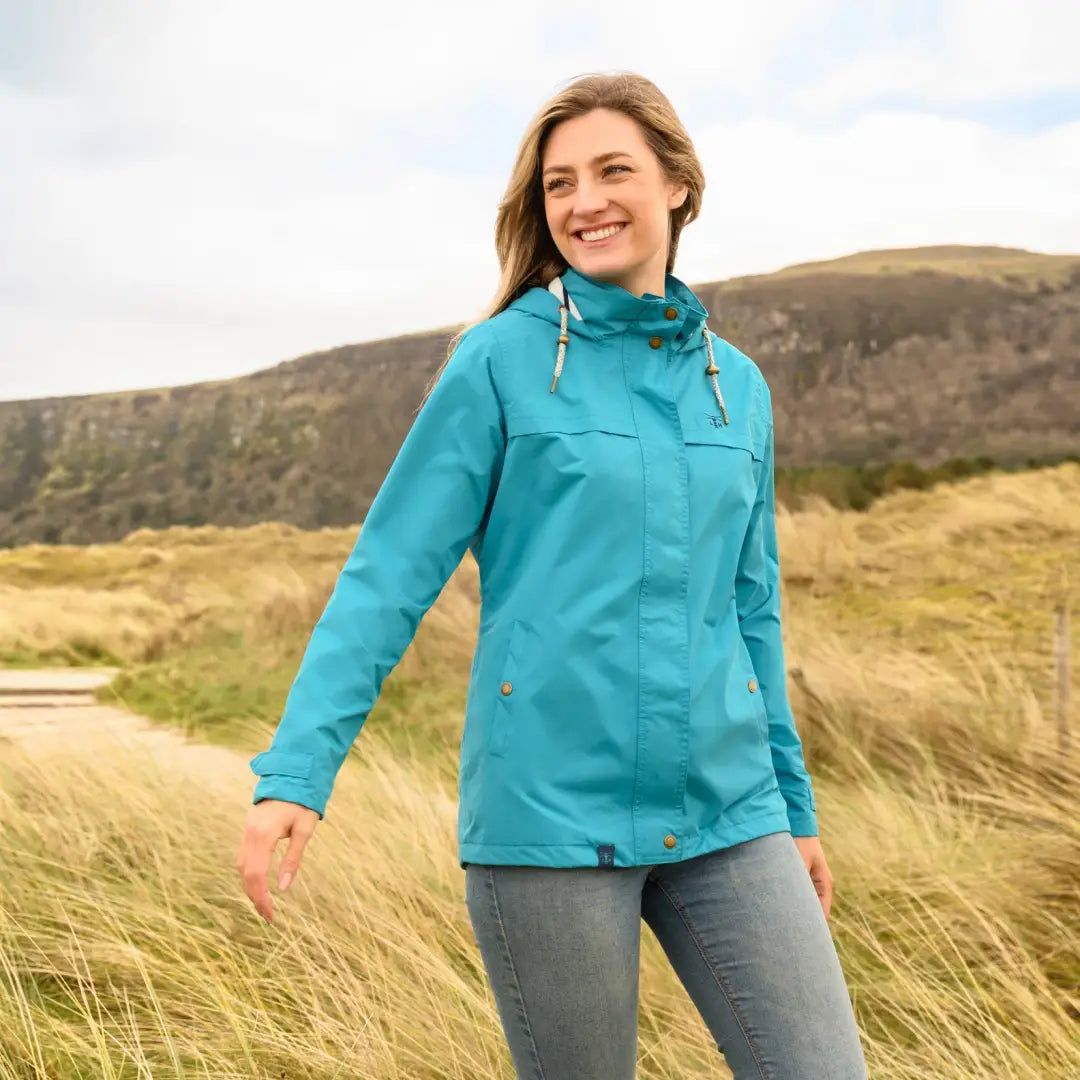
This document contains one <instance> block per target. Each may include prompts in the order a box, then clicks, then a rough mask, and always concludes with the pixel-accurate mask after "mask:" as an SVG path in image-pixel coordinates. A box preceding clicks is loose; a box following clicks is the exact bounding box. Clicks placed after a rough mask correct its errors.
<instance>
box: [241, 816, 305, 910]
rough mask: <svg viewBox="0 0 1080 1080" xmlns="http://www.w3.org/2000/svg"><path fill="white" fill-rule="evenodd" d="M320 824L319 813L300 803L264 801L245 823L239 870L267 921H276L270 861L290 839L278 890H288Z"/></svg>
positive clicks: (282, 861)
mask: <svg viewBox="0 0 1080 1080" xmlns="http://www.w3.org/2000/svg"><path fill="white" fill-rule="evenodd" d="M318 823H319V815H318V813H317V812H316V811H314V810H311V809H309V808H308V807H306V806H301V805H300V804H299V803H294V802H285V801H283V800H281V799H263V800H262V802H258V803H256V804H255V805H254V806H253V807H252V808H251V810H250V811H249V812H248V816H247V820H246V821H245V822H244V836H243V839H242V840H241V842H240V854H239V856H238V857H237V861H236V862H237V869H239V871H240V877H241V878H242V879H243V882H244V891H245V892H246V893H247V894H248V897H249V898H250V900H251V902H252V903H253V904H254V905H255V910H256V911H258V913H259V914H260V915H261V916H262V917H263V918H264V919H265V920H266V921H267V922H273V920H274V908H273V905H272V904H271V903H270V889H269V886H268V879H269V876H270V859H271V857H272V856H273V854H274V848H276V847H277V845H278V841H279V840H286V839H287V840H288V841H289V846H288V849H287V850H286V852H285V857H284V858H283V859H282V860H281V866H280V867H279V868H278V888H279V889H281V890H282V891H284V890H285V889H287V888H288V887H289V883H290V882H291V881H292V879H293V878H294V877H296V872H297V871H298V870H299V869H300V856H301V855H303V853H304V845H305V844H306V843H307V842H308V840H310V839H311V834H312V833H313V832H314V831H315V826H316V825H318Z"/></svg>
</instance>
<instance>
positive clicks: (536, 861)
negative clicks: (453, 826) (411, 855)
mask: <svg viewBox="0 0 1080 1080" xmlns="http://www.w3.org/2000/svg"><path fill="white" fill-rule="evenodd" d="M789 831H790V827H789V825H788V816H787V811H786V810H783V809H781V810H770V811H769V812H768V813H765V814H757V815H755V816H754V817H751V818H745V819H744V820H742V821H738V822H728V823H726V824H724V825H721V826H719V827H716V828H711V829H703V830H702V831H701V832H700V833H698V834H697V836H695V837H694V838H693V839H692V840H691V841H690V842H689V843H687V844H684V845H683V847H682V849H681V850H677V849H676V850H673V851H672V854H671V855H670V857H668V858H662V859H657V860H654V861H652V862H637V861H632V860H631V859H630V858H628V855H627V853H628V851H629V849H630V846H631V845H630V843H629V841H627V842H625V843H623V844H619V843H617V842H616V844H615V845H614V846H615V858H614V862H613V863H610V864H608V866H605V867H603V868H601V867H600V866H599V865H598V856H597V851H596V845H595V844H589V843H565V844H483V843H466V842H459V843H458V865H459V866H460V867H461V869H462V870H464V869H465V867H466V865H467V864H469V863H480V864H485V865H488V866H547V867H552V868H556V867H561V868H571V867H593V868H594V869H608V868H609V867H615V868H618V867H629V866H660V865H663V864H664V863H674V862H681V861H683V860H685V859H693V858H696V857H697V856H699V855H707V854H709V852H712V851H718V850H720V849H721V848H726V847H731V846H733V845H734V844H742V843H745V842H746V841H747V840H756V839H757V838H758V837H759V836H767V835H768V834H769V833H776V832H789Z"/></svg>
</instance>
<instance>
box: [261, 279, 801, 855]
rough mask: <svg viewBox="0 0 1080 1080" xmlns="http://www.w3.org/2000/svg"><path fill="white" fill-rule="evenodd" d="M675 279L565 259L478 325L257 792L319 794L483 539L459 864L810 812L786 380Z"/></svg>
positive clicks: (761, 826)
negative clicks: (791, 605)
mask: <svg viewBox="0 0 1080 1080" xmlns="http://www.w3.org/2000/svg"><path fill="white" fill-rule="evenodd" d="M665 291H666V296H664V297H659V296H654V295H652V294H646V295H645V296H644V297H638V296H634V295H633V294H632V293H630V292H628V291H627V290H625V289H623V288H621V287H619V286H616V285H611V284H607V283H604V282H600V281H597V280H594V279H591V278H589V277H586V276H584V275H582V274H580V273H578V272H576V271H574V270H573V269H568V270H567V271H565V272H564V273H563V274H562V275H561V278H556V279H555V280H554V281H553V282H552V283H551V285H550V287H549V288H541V287H539V286H535V287H532V288H530V289H528V290H527V291H526V292H525V293H524V294H523V295H522V296H520V297H519V298H518V299H517V300H516V301H515V302H514V303H512V304H511V305H510V306H509V307H508V308H507V309H506V310H504V311H502V312H500V313H499V314H498V315H495V316H494V317H492V318H490V319H487V320H485V321H484V322H481V323H479V324H478V325H476V326H474V327H473V328H471V329H470V330H468V331H467V333H466V334H465V335H464V337H463V338H462V339H461V341H460V343H459V345H458V347H457V349H456V350H455V351H454V353H453V355H452V357H451V358H450V360H449V362H448V364H447V366H446V368H445V369H444V371H443V372H442V374H441V376H440V377H439V379H438V381H437V383H436V384H435V387H434V389H433V391H432V393H431V395H430V397H429V398H428V399H427V401H426V402H425V403H424V405H423V408H422V409H421V410H420V412H419V413H418V415H417V417H416V419H415V421H414V422H413V425H412V427H411V429H410V431H409V433H408V435H407V436H406V438H405V440H404V442H403V443H402V445H401V448H400V450H399V451H398V454H397V456H396V457H395V459H394V462H393V464H392V465H391V467H390V470H389V471H388V473H387V475H386V478H385V480H384V481H383V484H382V486H381V487H380V489H379V491H378V494H377V495H376V497H375V499H374V501H373V502H372V505H371V508H370V510H369V512H368V515H367V518H366V520H365V521H364V524H363V526H362V528H361V530H360V533H359V536H358V538H357V541H356V545H355V547H354V549H353V551H352V553H351V554H350V556H349V558H348V560H347V562H346V564H345V566H344V568H343V569H342V571H341V574H340V576H339V578H338V580H337V584H336V586H335V588H334V591H333V594H332V595H331V598H330V600H329V602H328V604H327V606H326V609H325V611H324V612H323V614H322V616H321V618H320V619H319V621H318V623H317V624H316V626H315V628H314V630H313V632H312V635H311V639H310V641H309V643H308V646H307V649H306V651H305V654H304V657H303V660H302V662H301V664H300V667H299V670H298V672H297V674H296V678H295V681H294V682H293V685H292V688H291V690H290V692H289V695H288V699H287V702H286V705H285V710H284V713H283V715H282V717H281V721H280V723H279V725H278V728H277V731H276V733H275V735H274V737H273V741H272V743H271V745H270V748H269V749H268V750H266V751H264V752H263V753H260V754H257V755H256V756H255V757H254V758H253V759H252V762H251V767H252V770H253V771H254V772H255V773H256V774H257V775H258V777H259V780H258V783H257V784H256V786H255V794H254V798H255V801H256V802H258V801H260V800H261V799H265V798H273V799H285V800H288V801H291V802H296V803H301V804H303V805H304V806H308V807H310V808H312V809H314V810H316V811H318V813H319V814H320V815H322V814H323V812H324V810H325V807H326V802H327V799H328V797H329V795H330V792H331V788H332V786H333V783H334V779H335V777H336V775H337V772H338V769H339V768H340V766H341V764H342V762H343V760H344V758H345V756H346V754H347V753H348V751H349V748H350V746H351V745H352V743H353V740H354V739H355V738H356V736H357V734H358V733H359V731H360V728H361V725H362V724H363V722H364V720H365V718H366V717H367V715H368V712H369V710H370V709H371V708H372V706H373V705H374V703H375V701H376V699H377V697H378V695H379V692H380V688H381V686H382V683H383V680H384V679H385V678H386V676H387V675H388V674H389V673H390V672H391V670H393V668H394V667H395V666H396V664H397V663H398V661H399V660H400V659H401V656H402V654H403V653H404V651H405V649H406V648H407V646H408V645H409V643H410V642H411V641H412V638H413V636H414V634H415V632H416V629H417V626H418V625H419V622H420V620H421V619H422V618H423V616H424V614H425V612H426V611H427V610H428V608H429V607H430V606H431V605H432V604H433V603H434V601H435V600H436V598H437V597H438V595H439V593H440V591H441V590H442V588H443V585H444V584H445V582H446V581H447V579H448V578H449V577H450V575H451V573H452V572H453V571H454V569H455V568H456V567H457V565H458V563H459V562H460V560H461V558H462V557H463V555H464V553H465V549H466V548H468V549H469V550H470V551H471V552H472V553H473V555H474V557H475V558H476V561H477V563H478V565H479V573H480V591H481V610H480V625H479V634H478V639H477V643H476V651H475V653H474V658H473V663H472V670H471V673H470V678H469V688H468V697H467V705H466V711H465V719H464V727H463V734H462V742H461V757H460V767H459V796H460V803H459V812H458V844H459V852H458V854H459V862H460V864H461V866H462V867H464V866H465V865H466V864H467V863H492V864H518V865H536V866H552V867H569V866H603V867H612V866H640V865H649V864H657V863H666V862H674V861H676V860H680V859H687V858H691V857H693V856H695V855H702V854H704V853H706V852H709V851H712V850H715V849H717V848H723V847H727V846H729V845H731V844H736V843H740V842H742V841H745V840H749V839H752V838H754V837H757V836H762V835H765V834H766V833H771V832H780V831H783V830H786V829H790V831H791V833H792V835H794V836H812V835H816V834H817V819H816V814H815V805H814V791H813V787H812V785H811V781H810V777H809V776H808V774H807V771H806V767H805V764H804V760H803V753H802V745H801V742H800V739H799V736H798V734H797V732H796V728H795V723H794V719H793V717H792V712H791V707H790V705H789V702H788V697H787V690H786V684H785V667H784V649H783V643H782V640H781V620H780V582H779V562H778V558H777V546H776V529H775V516H774V505H773V426H772V405H771V398H770V393H769V388H768V386H767V384H766V382H765V379H764V378H763V376H762V374H761V371H760V370H759V368H758V367H757V365H756V364H755V363H754V362H753V361H752V360H750V359H749V358H748V357H747V356H745V355H744V354H743V353H742V352H740V351H739V350H738V349H736V348H735V347H734V346H732V345H730V344H729V343H728V342H726V341H724V340H723V339H721V338H719V337H717V336H716V335H715V334H712V333H711V331H709V330H708V328H707V327H706V325H705V320H706V315H707V313H706V311H705V309H704V308H703V307H702V305H701V303H700V302H699V301H698V299H697V297H696V296H695V295H694V294H693V292H692V291H691V290H690V289H689V288H687V286H686V285H684V284H683V283H682V282H681V281H680V280H678V279H677V278H675V277H674V276H671V275H668V277H667V279H666V283H665ZM564 327H565V329H564Z"/></svg>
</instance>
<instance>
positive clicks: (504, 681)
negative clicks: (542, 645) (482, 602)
mask: <svg viewBox="0 0 1080 1080" xmlns="http://www.w3.org/2000/svg"><path fill="white" fill-rule="evenodd" d="M525 637H526V630H525V624H524V623H523V622H522V621H521V620H520V619H515V620H514V622H513V623H512V625H511V627H510V633H509V635H508V636H507V640H506V650H505V652H504V653H503V658H502V663H501V664H500V665H499V668H498V682H496V683H495V684H494V685H493V686H491V687H490V688H489V689H488V693H491V694H494V695H495V708H494V709H493V710H492V721H491V735H490V738H489V740H488V752H489V753H491V754H493V755H494V756H495V757H503V756H505V754H506V748H507V746H508V744H509V741H510V727H511V725H512V724H513V722H514V705H513V702H514V697H515V696H516V695H517V694H518V693H520V691H519V688H518V686H517V683H516V681H515V680H516V679H517V675H518V670H519V668H520V666H521V663H520V662H521V658H522V654H523V652H524V649H525Z"/></svg>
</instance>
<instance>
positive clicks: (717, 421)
mask: <svg viewBox="0 0 1080 1080" xmlns="http://www.w3.org/2000/svg"><path fill="white" fill-rule="evenodd" d="M705 418H706V419H707V420H708V421H709V423H710V424H712V426H713V427H723V426H724V418H723V417H722V416H713V415H712V414H711V413H706V414H705Z"/></svg>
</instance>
